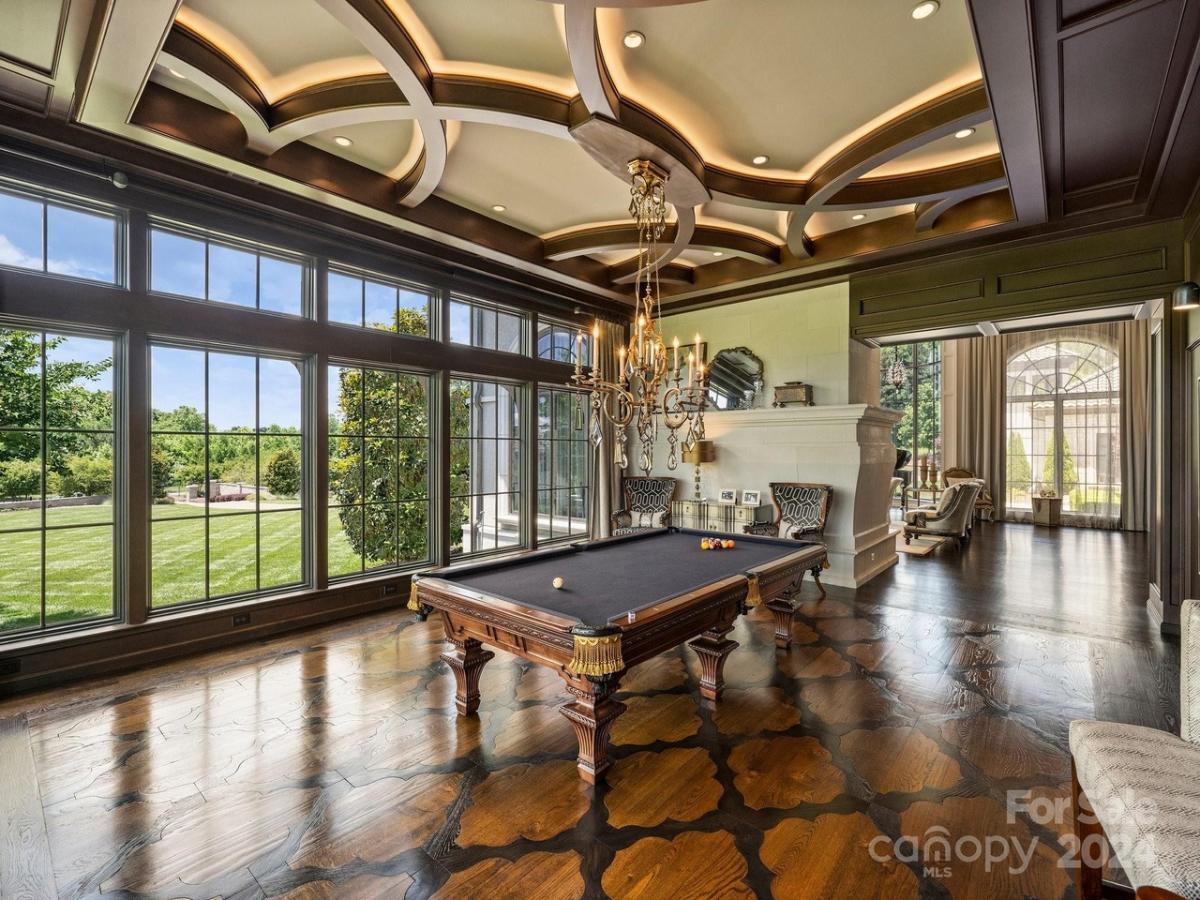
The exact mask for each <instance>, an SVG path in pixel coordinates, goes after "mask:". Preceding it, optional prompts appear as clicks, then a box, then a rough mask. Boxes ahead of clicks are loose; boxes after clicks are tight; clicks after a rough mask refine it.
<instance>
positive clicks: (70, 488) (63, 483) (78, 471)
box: [57, 456, 113, 497]
mask: <svg viewBox="0 0 1200 900" xmlns="http://www.w3.org/2000/svg"><path fill="white" fill-rule="evenodd" d="M112 465H113V464H112V460H111V459H103V458H101V457H97V456H72V457H71V458H70V459H68V460H67V461H66V464H65V465H64V469H65V471H64V472H62V473H57V474H58V475H59V482H58V491H57V493H60V494H63V495H64V496H68V497H70V496H73V495H75V494H83V495H84V496H85V497H93V496H98V495H104V496H107V495H109V494H111V493H112V482H113V477H112Z"/></svg>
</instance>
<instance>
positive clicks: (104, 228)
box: [0, 192, 116, 282]
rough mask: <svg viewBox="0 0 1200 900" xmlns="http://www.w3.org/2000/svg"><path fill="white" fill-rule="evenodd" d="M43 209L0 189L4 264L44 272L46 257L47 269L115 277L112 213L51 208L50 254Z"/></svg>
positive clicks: (0, 244)
mask: <svg viewBox="0 0 1200 900" xmlns="http://www.w3.org/2000/svg"><path fill="white" fill-rule="evenodd" d="M42 210H43V206H42V204H41V203H40V202H38V201H35V200H27V199H25V198H24V197H17V196H14V195H12V194H6V193H2V192H0V265H5V266H17V267H20V268H23V269H36V270H38V271H41V270H42V267H43V265H42V264H43V257H44V256H45V257H46V259H45V264H46V269H47V270H48V271H50V272H53V273H55V274H57V275H70V276H72V277H74V278H87V279H89V280H92V281H107V282H112V281H114V280H115V275H116V273H115V269H114V255H113V254H114V248H115V246H116V244H115V241H116V226H115V224H114V221H113V219H112V218H110V217H107V216H100V215H94V214H91V213H86V212H81V211H79V210H75V209H66V208H63V207H59V206H49V207H46V210H47V220H46V230H47V238H48V239H47V243H48V244H49V247H48V250H49V253H46V252H45V251H46V249H47V248H45V247H43V246H42Z"/></svg>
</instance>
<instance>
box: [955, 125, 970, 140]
mask: <svg viewBox="0 0 1200 900" xmlns="http://www.w3.org/2000/svg"><path fill="white" fill-rule="evenodd" d="M974 133H975V129H974V128H960V129H958V131H956V132H954V136H955V137H956V138H958V139H959V140H960V141H961V140H962V139H963V138H969V137H970V136H971V135H973V134H974Z"/></svg>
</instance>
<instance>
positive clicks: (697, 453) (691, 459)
mask: <svg viewBox="0 0 1200 900" xmlns="http://www.w3.org/2000/svg"><path fill="white" fill-rule="evenodd" d="M716 458H717V445H716V444H714V443H713V442H712V441H707V440H705V441H696V445H695V446H694V447H692V449H691V450H684V451H683V461H684V462H685V463H691V464H692V465H693V466H694V467H695V468H694V469H693V471H692V499H693V500H703V499H704V498H703V497H701V496H700V467H701V465H702V464H703V463H706V462H712V461H713V460H715V459H716Z"/></svg>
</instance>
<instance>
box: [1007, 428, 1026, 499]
mask: <svg viewBox="0 0 1200 900" xmlns="http://www.w3.org/2000/svg"><path fill="white" fill-rule="evenodd" d="M1006 456H1007V459H1006V460H1005V464H1004V471H1005V481H1006V483H1007V484H1008V487H1009V489H1010V490H1014V491H1027V490H1029V487H1030V482H1031V481H1032V480H1033V470H1032V469H1030V468H1029V457H1028V456H1026V455H1025V441H1023V440H1022V439H1021V433H1020V432H1019V431H1010V432H1009V433H1008V453H1007V454H1006Z"/></svg>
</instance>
